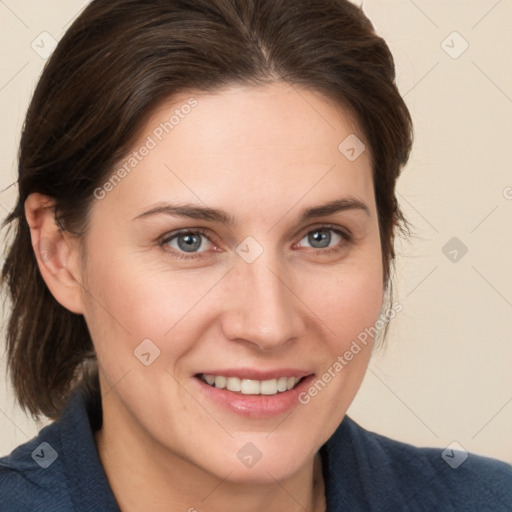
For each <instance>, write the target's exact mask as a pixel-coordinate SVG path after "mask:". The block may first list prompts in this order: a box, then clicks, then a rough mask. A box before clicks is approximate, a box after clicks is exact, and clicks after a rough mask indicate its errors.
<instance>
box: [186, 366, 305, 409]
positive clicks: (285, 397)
mask: <svg viewBox="0 0 512 512" xmlns="http://www.w3.org/2000/svg"><path fill="white" fill-rule="evenodd" d="M313 378H314V375H309V376H308V377H305V378H304V379H302V381H301V382H300V383H299V384H298V385H297V386H295V387H294V388H293V389H290V390H289V391H283V392H282V393H277V394H275V395H243V394H242V393H236V392H234V391H229V390H227V389H218V388H214V387H213V386H210V385H209V384H207V383H206V382H204V381H203V380H201V379H200V378H199V377H195V379H196V381H197V382H198V383H199V385H200V386H201V390H202V392H203V393H204V394H205V395H206V396H207V397H208V398H209V399H210V400H213V401H214V402H216V403H218V404H220V405H221V406H223V407H225V408H226V409H229V410H230V411H232V412H235V413H237V414H239V415H241V416H247V417H252V418H269V417H272V416H277V415H279V414H283V413H285V412H288V411H290V410H291V409H293V408H294V407H296V406H297V405H299V404H300V402H299V395H300V394H301V393H302V392H303V391H305V390H306V389H307V388H308V387H309V385H310V382H311V381H312V380H313Z"/></svg>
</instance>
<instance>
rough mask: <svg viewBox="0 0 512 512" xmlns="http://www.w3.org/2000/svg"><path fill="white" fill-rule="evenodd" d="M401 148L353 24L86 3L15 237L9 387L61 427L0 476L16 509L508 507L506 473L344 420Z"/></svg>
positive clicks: (245, 9)
mask: <svg viewBox="0 0 512 512" xmlns="http://www.w3.org/2000/svg"><path fill="white" fill-rule="evenodd" d="M411 144H412V126H411V119H410V115H409V112H408V110H407V108H406V106H405V104H404V102H403V100H402V99H401V97H400V95H399V93H398V91H397V88H396V85H395V82H394V64H393V59H392V56H391V54H390V52H389V49H388V48H387V46H386V44H385V43H384V41H383V40H382V39H381V38H379V37H378V36H377V35H376V34H375V32H374V30H373V27H372V25H371V23H370V22H369V21H368V19H367V18H366V17H365V16H364V14H363V13H362V11H361V10H360V9H359V8H358V7H356V6H354V5H352V4H351V3H349V2H348V1H344V0H337V1H332V0H313V1H312V0H301V1H297V0H293V1H292V0H279V1H274V0H273V1H270V0H266V1H263V0H214V1H212V0H188V1H185V0H182V1H178V0H173V1H169V0H167V1H163V0H160V1H159V0H152V1H145V2H141V1H135V0H108V1H107V0H95V1H93V2H92V3H91V4H90V5H89V6H88V7H87V8H86V9H85V11H84V12H83V13H82V14H81V15H80V17H79V18H78V19H77V20H76V21H75V23H74V24H73V25H72V26H71V28H70V29H69V30H68V32H67V33H66V35H65V36H64V38H63V39H62V41H61V42H60V43H59V45H58V47H57V49H56V51H55V53H54V54H53V56H52V58H51V59H50V61H49V63H48V65H47V67H46V69H45V71H44V73H43V75H42V77H41V79H40V81H39V84H38V86H37V89H36V91H35V93H34V97H33V100H32V103H31V105H30V107H29V111H28V113H27V118H26V123H25V127H24V131H23V135H22V140H21V146H20V161H19V191H20V195H19V200H18V203H17V205H16V207H15V209H14V211H13V213H12V214H11V215H10V216H9V218H8V219H7V221H6V223H8V224H11V226H12V227H13V229H14V236H13V239H12V242H11V244H10V245H9V247H8V252H7V257H6V261H5V265H4V269H3V280H4V283H5V284H6V285H7V287H8V291H9V292H10V297H11V300H12V303H13V309H12V314H11V317H10V321H9V325H8V332H7V344H8V364H9V370H10V373H11V376H12V379H13V383H14V386H15V389H16V393H17V396H18V400H19V402H20V404H21V405H22V406H23V407H25V409H26V410H27V411H29V412H31V413H32V414H33V415H36V416H37V415H39V414H44V415H46V416H48V417H50V418H53V419H55V420H56V421H55V422H54V423H53V424H51V425H49V426H48V427H46V428H44V429H43V430H42V431H41V432H40V434H39V436H38V437H37V438H35V439H34V440H32V441H30V442H29V443H27V444H25V445H22V446H20V447H18V448H17V449H16V450H15V451H14V452H13V453H12V454H11V455H10V456H8V457H4V458H3V459H0V489H1V495H2V506H3V507H4V509H5V510H8V511H24V510H31V511H33V510H38V511H43V510H44V511H47V510H52V511H64V510H65V511H69V510H77V511H78V510H83V511H85V510H87V511H91V510H101V511H114V510H122V511H123V512H126V511H128V512H130V511H139V510H151V511H159V510H166V511H168V510H183V511H186V510H188V511H194V510H198V511H203V510H204V511H206V510H207V511H217V510H236V511H263V510H265V511H280V512H281V511H282V512H285V511H295V510H308V511H315V512H316V511H324V510H328V511H338V510H339V511H341V510H389V511H396V510H494V511H497V510H510V509H511V503H512V485H511V482H512V470H511V468H510V467H509V466H507V465H506V464H504V463H501V462H499V461H494V460H490V459H486V458H482V457H477V456H473V455H471V456H470V457H469V459H468V460H467V461H465V462H464V463H463V464H461V465H460V467H458V468H457V470H456V471H455V470H454V469H453V468H452V467H450V466H449V465H448V464H446V462H445V461H444V460H443V459H442V457H441V453H440V452H441V451H440V450H436V449H419V448H415V447H412V446H409V445H406V444H403V443H399V442H397V441H393V440H390V439H387V438H385V437H382V436H379V435H377V434H373V433H370V432H367V431H365V430H364V429H363V428H361V427H360V426H358V425H357V424H356V423H354V422H353V421H352V420H351V419H350V418H349V417H347V416H346V411H347V408H348V407H349V405H350V403H351V402H352V400H353V399H354V396H355V394H356V393H357V390H358V388H359V386H360V383H361V381H362V378H363V376H364V374H365V371H366V368H367V365H368V361H369V358H370V355H371V352H372V349H373V346H374V344H375V338H376V332H377V331H379V332H383V331H385V326H386V325H387V321H388V320H389V319H390V318H391V317H392V316H393V315H394V312H395V310H396V305H394V304H393V302H392V297H391V293H390V292H391V285H390V274H391V269H392V264H393V260H394V252H393V239H394V235H395V232H396V230H397V229H401V228H402V229H405V228H406V223H405V220H404V219H403V216H402V214H401V211H400V209H399V206H398V204H397V201H396V197H395V192H394V190H395V183H396V179H397V177H398V175H399V173H400V170H401V168H402V167H403V165H404V164H405V163H406V161H407V159H408V155H409V152H410V148H411ZM365 334H366V336H365ZM453 456H454V457H455V454H453ZM4 509H2V510H4Z"/></svg>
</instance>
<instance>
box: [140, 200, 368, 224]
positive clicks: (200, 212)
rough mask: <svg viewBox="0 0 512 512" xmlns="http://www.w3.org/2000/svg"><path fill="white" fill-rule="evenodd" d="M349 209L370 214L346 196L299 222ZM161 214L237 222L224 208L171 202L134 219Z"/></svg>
mask: <svg viewBox="0 0 512 512" xmlns="http://www.w3.org/2000/svg"><path fill="white" fill-rule="evenodd" d="M347 210H356V211H362V212H364V213H366V214H367V215H368V216H369V215H370V209H369V208H368V206H367V205H366V204H365V203H363V202H362V201H360V200H359V199H356V198H354V197H346V198H342V199H336V200H334V201H330V202H328V203H325V204H322V205H318V206H313V207H310V208H306V209H304V210H303V211H302V213H301V215H300V218H299V223H303V222H305V221H307V220H309V219H313V218H316V217H325V216H327V215H333V214H335V213H338V212H343V211H347ZM161 214H166V215H172V216H175V217H186V218H189V219H197V220H205V221H211V222H218V223H219V224H225V225H227V226H232V225H234V224H235V223H236V220H235V217H233V216H232V215H230V214H229V213H228V212H226V211H224V210H219V209H217V208H209V207H206V206H196V205H192V204H182V205H173V204H170V203H163V204H159V205H158V206H155V207H154V208H151V209H150V210H148V211H146V212H143V213H141V214H140V215H137V216H136V217H134V218H133V219H132V220H137V219H143V218H147V217H150V216H153V215H161Z"/></svg>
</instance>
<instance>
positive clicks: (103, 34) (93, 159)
mask: <svg viewBox="0 0 512 512" xmlns="http://www.w3.org/2000/svg"><path fill="white" fill-rule="evenodd" d="M278 80H279V81H285V82H287V83H290V84H294V85H298V86H304V87H306V88H309V89H311V90H314V91H318V92H320V93H323V94H324V95H325V96H326V97H329V98H331V99H333V100H335V101H336V102H337V103H338V104H340V105H343V106H348V108H349V109H350V111H351V112H352V113H353V114H354V115H355V117H356V119H357V121H358V123H359V125H360V128H361V129H362V131H363V133H364V135H365V136H366V140H367V143H368V145H369V148H370V149H371V154H372V160H373V179H374V188H375V195H376V202H377V209H378V215H379V226H380V235H381V244H382V258H383V266H384V278H385V286H386V288H388V287H389V285H390V268H391V266H392V263H393V260H394V250H393V241H394V233H395V230H396V228H397V227H398V228H402V229H403V228H404V227H405V226H406V223H405V219H404V218H403V216H402V213H401V211H400V208H399V206H398V204H397V200H396V197H395V182H396V179H397V177H398V175H399V174H400V171H401V168H402V167H403V165H404V164H405V163H406V161H407V160H408V157H409V153H410V149H411V145H412V122H411V118H410V114H409V112H408V110H407V107H406V105H405V103H404V101H403V100H402V98H401V96H400V94H399V92H398V90H397V87H396V84H395V69H394V62H393V57H392V55H391V53H390V51H389V49H388V47H387V45H386V43H385V42H384V41H383V39H381V38H380V37H378V36H377V35H376V33H375V31H374V29H373V26H372V24H371V22H370V21H369V20H368V19H367V18H366V16H365V15H364V13H363V12H362V10H361V9H360V8H359V7H357V6H355V5H353V4H352V3H350V2H349V1H348V0H144V1H142V0H94V1H93V2H91V3H90V4H89V5H88V7H87V8H86V9H85V10H84V11H83V12H82V14H81V15H80V16H79V17H78V18H77V19H76V20H75V22H74V23H73V24H72V26H71V27H70V28H69V30H68V31H67V32H66V34H65V35H64V37H63V38H62V40H61V41H60V43H59V44H58V46H57V48H56V50H55V52H54V53H53V55H52V57H51V58H50V59H49V61H48V62H47V65H46V67H45V69H44V72H43V74H42V76H41V78H40V80H39V83H38V85H37V88H36V90H35V92H34V95H33V98H32V101H31V103H30V106H29V109H28V112H27V116H26V120H25V125H24V127H23V133H22V137H21V142H20V150H19V166H18V171H19V179H18V184H19V199H18V201H17V204H16V206H15V208H14V210H13V211H12V212H11V214H10V215H9V216H8V217H7V219H6V220H5V221H4V227H5V226H6V225H10V226H9V227H10V228H11V229H13V232H14V233H13V236H12V240H11V241H10V243H9V245H8V247H7V253H6V260H5V263H4V266H3V270H2V281H3V283H4V284H5V285H7V288H8V291H9V297H10V300H11V302H12V310H11V313H10V316H9V320H8V326H7V360H8V368H9V372H10V376H11V379H12V382H13V385H14V389H15V391H16V394H17V398H18V401H19V402H20V404H21V406H22V407H23V408H24V409H25V410H27V411H29V412H30V413H31V414H32V415H33V416H38V415H39V414H41V413H42V414H44V415H46V416H48V417H50V418H57V417H58V416H59V414H60V412H61V409H62V407H63V405H64V403H65V401H66V400H67V398H68V396H69V394H70V392H71V391H72V389H73V388H74V386H75V385H77V383H78V382H82V383H83V382H86V383H87V384H88V385H89V386H90V387H91V388H92V387H96V388H97V385H98V382H97V374H95V373H94V368H95V364H94V358H92V359H91V354H94V350H93V345H92V341H91V338H90V335H89V332H88V329H87V325H86V323H85V320H84V318H83V316H81V315H76V314H74V313H71V312H70V311H68V310H67V309H65V308H64V307H62V306H61V305H60V304H59V303H58V302H57V301H56V300H55V298H54V297H53V296H52V294H51V293H50V291H49V290H48V288H47V286H46V284H45V282H44V281H43V279H42V277H41V275H40V272H39V269H38V267H37V261H36V258H35V255H34V250H33V248H32V245H31V239H30V232H29V228H28V224H27V221H26V219H25V214H24V202H25V200H26V199H27V197H28V195H29V194H31V193H32V192H40V193H42V194H46V195H48V196H51V197H52V198H53V199H54V200H55V204H56V206H55V217H56V220H57V222H58V223H59V226H61V228H62V229H65V230H67V231H68V232H70V233H73V234H75V235H77V236H81V235H83V234H84V233H85V232H86V230H87V221H88V213H89V209H90V206H91V204H92V202H93V200H94V197H93V191H94V190H95V188H96V187H98V185H99V184H101V183H102V181H103V180H104V179H105V178H106V177H107V176H109V175H110V173H111V172H112V169H113V166H114V164H115V163H116V162H117V161H118V160H119V159H120V158H121V157H122V156H123V155H124V154H126V153H127V152H128V150H129V149H130V144H131V143H132V141H133V140H134V137H135V136H136V135H137V130H139V129H140V127H141V126H142V124H143V123H144V121H145V119H146V118H147V116H148V115H149V114H150V113H151V112H152V111H153V110H154V109H155V108H156V107H157V106H158V105H159V104H160V103H161V102H162V101H164V100H168V99H169V98H171V97H173V96H174V95H176V94H178V93H182V92H186V91H190V90H197V91H204V92H208V91H213V90H218V89H219V88H221V87H222V86H226V85H231V84H234V83H240V84H254V85H258V84H261V83H264V82H272V81H278ZM340 142H341V141H340ZM91 360H92V368H93V372H92V373H90V374H89V373H87V372H86V371H85V370H86V368H87V367H88V365H87V364H86V363H87V361H91Z"/></svg>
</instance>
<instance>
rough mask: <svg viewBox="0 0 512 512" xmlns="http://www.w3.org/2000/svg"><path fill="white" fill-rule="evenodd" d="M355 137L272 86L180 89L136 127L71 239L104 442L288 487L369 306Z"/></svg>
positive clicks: (325, 421) (318, 107)
mask: <svg viewBox="0 0 512 512" xmlns="http://www.w3.org/2000/svg"><path fill="white" fill-rule="evenodd" d="M192 96H193V99H191V97H192ZM186 105H188V106H186ZM172 116H174V117H172ZM166 123H167V124H166ZM354 134H356V135H357V136H358V137H359V139H363V135H362V134H361V133H360V132H359V131H358V129H357V126H356V125H354V124H353V123H351V122H350V118H349V117H348V116H347V114H346V113H344V111H343V110H341V109H340V108H338V107H336V106H334V104H333V103H332V102H329V101H328V100H327V99H325V98H324V97H323V96H321V95H319V94H317V93H313V92H311V91H307V90H299V89H298V88H296V87H293V88H292V87H290V86H289V85H286V84H283V83H276V84H273V85H266V86H262V87H249V86H248V87H232V88H229V89H228V88H226V89H223V90H222V91H220V92H218V93H215V94H204V93H202V94H194V95H192V94H191V95H189V96H187V95H183V96H182V97H181V98H179V99H175V100H174V101H173V102H172V104H165V105H162V106H161V107H160V108H159V109H158V111H157V112H156V113H155V114H154V115H153V116H152V117H151V119H150V120H149V121H148V123H147V124H146V126H145V127H144V129H143V130H142V132H141V135H140V138H139V140H138V142H137V143H136V144H135V145H134V146H133V151H134V152H135V153H132V154H130V155H127V157H126V159H124V160H123V161H122V162H120V163H119V165H118V166H117V167H116V168H115V169H114V170H113V171H114V173H115V175H116V178H112V180H111V182H110V184H108V183H107V184H106V185H105V186H103V187H102V188H101V190H100V189H97V191H96V193H95V195H96V197H97V198H96V199H95V200H94V202H93V207H92V210H91V218H90V220H91V223H90V230H89V232H88V235H87V239H86V247H87V259H86V271H85V275H84V276H83V277H84V288H85V290H86V293H84V296H83V301H84V304H83V308H84V315H85V318H86V321H87V324H88V326H89V329H90V332H91V335H92V338H93V341H94V344H95V347H96V351H97V354H98V360H99V366H100V379H101V385H102V392H103V408H104V418H105V422H110V423H111V427H112V429H113V428H114V427H115V429H117V430H116V431H117V432H119V435H120V436H126V438H127V439H128V438H131V439H132V440H133V439H137V440H138V442H140V443H142V444H144V445H145V446H146V448H147V449H148V450H155V452H154V453H158V454H159V456H162V455H165V454H168V455H169V456H172V457H174V458H175V457H179V458H180V460H183V461H186V462H190V463H192V464H193V465H194V466H195V467H196V468H197V467H199V468H201V469H203V470H206V471H207V472H209V473H212V474H214V475H216V476H219V477H221V478H225V477H226V475H228V474H229V479H231V480H234V481H235V480H236V481H247V482H248V481H252V482H263V481H269V480H272V479H282V478H286V477H288V476H291V475H292V474H294V473H295V472H297V471H298V470H299V469H300V468H301V467H303V466H304V465H305V464H306V463H308V462H310V461H311V459H312V457H313V456H314V454H315V453H316V452H317V451H318V449H319V447H320V446H321V445H322V444H323V443H324V442H325V441H326V440H327V439H328V438H329V437H330V435H331V434H332V433H333V431H334V430H335V429H336V427H337V426H338V425H339V423H340V421H341V420H342V418H343V416H344V414H345V412H346V410H347V408H348V406H349V404H350V403H351V402H352V400H353V398H354V396H355V394H356V392H357V390H358V388H359V386H360V383H361V380H362V378H363V376H364V373H365V370H366V368H367V364H368V359H369V357H370V352H371V343H367V344H366V345H363V344H361V343H359V345H360V350H359V351H358V352H357V353H354V352H355V350H352V355H353V357H352V358H350V360H348V358H347V357H345V356H344V354H345V353H346V352H347V351H350V350H349V349H350V346H351V344H352V342H353V341H354V340H355V339H356V338H357V336H358V335H359V334H360V333H361V332H362V331H364V330H365V329H366V328H368V327H371V326H373V325H374V323H375V322H376V320H377V318H378V315H379V312H380V308H381V305H382V297H383V286H382V284H383V273H382V272H383V269H382V262H381V248H380V239H379V230H378V218H377V211H376V204H375V197H374V192H373V182H372V172H371V163H370V155H369V151H363V152H362V153H361V154H360V155H359V156H358V153H359V152H360V151H361V150H362V147H361V146H359V145H358V144H360V143H359V142H358V140H357V139H355V137H354ZM347 137H349V138H348V139H347ZM344 141H345V142H344ZM341 143H343V144H341ZM340 144H341V147H339V146H340ZM144 148H145V149H144ZM355 157H357V158H355ZM130 159H131V160H130ZM125 163H126V165H125V168H124V172H123V171H119V169H121V168H122V166H123V165H124V164H125ZM326 206H327V207H326ZM342 361H343V362H342ZM336 363H338V364H336ZM326 375H327V377H326ZM329 376H330V378H329ZM298 379H300V380H299V381H298V383H296V381H297V380H298ZM205 380H208V382H210V383H211V382H213V381H214V382H215V385H216V386H218V387H212V386H211V385H210V384H209V383H207V382H205ZM318 380H320V381H322V382H321V384H318V382H317V381H318ZM260 381H263V382H260ZM315 382H316V387H315ZM294 384H295V388H293V389H290V390H288V391H285V390H286V389H287V388H288V387H291V386H293V385H294ZM226 385H227V386H228V387H229V388H230V389H227V388H225V386H226ZM222 388H224V389H222ZM310 390H312V391H310ZM315 390H316V391H315ZM244 391H245V392H246V393H249V394H245V393H244ZM127 433H129V434H127Z"/></svg>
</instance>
